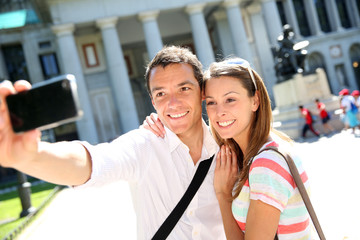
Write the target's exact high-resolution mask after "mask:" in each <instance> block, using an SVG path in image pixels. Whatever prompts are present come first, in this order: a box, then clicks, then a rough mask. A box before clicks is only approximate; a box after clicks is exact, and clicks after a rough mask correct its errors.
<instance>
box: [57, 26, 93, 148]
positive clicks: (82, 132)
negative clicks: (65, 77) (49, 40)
mask: <svg viewBox="0 0 360 240" xmlns="http://www.w3.org/2000/svg"><path fill="white" fill-rule="evenodd" d="M52 30H53V32H54V33H55V34H56V36H57V41H58V46H59V50H60V61H61V63H62V66H63V68H64V69H63V72H64V73H66V74H68V73H69V74H73V75H75V77H76V82H77V86H78V95H79V98H80V104H81V108H82V110H83V111H84V115H83V117H82V118H81V119H80V120H79V121H77V122H76V126H77V130H78V133H79V137H80V139H81V140H86V141H88V142H90V143H97V142H98V136H97V132H96V125H95V121H94V115H93V111H92V108H91V105H90V99H89V95H88V90H87V86H86V82H85V78H84V75H83V71H82V68H81V62H80V58H79V54H78V52H77V49H76V44H75V39H74V36H73V32H74V30H75V26H74V24H63V25H54V26H53V27H52Z"/></svg>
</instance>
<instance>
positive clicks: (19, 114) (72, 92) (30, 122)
mask: <svg viewBox="0 0 360 240" xmlns="http://www.w3.org/2000/svg"><path fill="white" fill-rule="evenodd" d="M6 102H7V105H8V109H9V114H10V120H11V124H12V127H13V130H14V132H16V133H20V132H25V131H28V130H32V129H36V128H37V129H40V130H45V129H49V128H54V127H57V126H59V125H61V124H64V123H68V122H72V121H76V120H78V119H79V118H80V117H81V116H82V110H81V108H80V103H79V98H78V93H77V85H76V79H75V76H74V75H71V74H67V75H61V76H58V77H55V78H52V79H49V80H46V81H43V82H41V83H39V84H34V85H33V87H32V88H31V89H30V90H27V91H24V92H19V93H17V94H13V95H9V96H7V97H6Z"/></svg>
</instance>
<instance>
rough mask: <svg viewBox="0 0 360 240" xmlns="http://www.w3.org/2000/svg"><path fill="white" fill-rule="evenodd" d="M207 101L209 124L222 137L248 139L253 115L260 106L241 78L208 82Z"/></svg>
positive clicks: (215, 79)
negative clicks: (250, 95)
mask: <svg viewBox="0 0 360 240" xmlns="http://www.w3.org/2000/svg"><path fill="white" fill-rule="evenodd" d="M205 100H206V107H207V113H208V116H209V119H210V122H211V124H212V126H213V127H214V129H215V130H216V131H217V132H218V134H219V135H220V136H221V138H224V139H228V138H234V139H235V141H237V142H238V140H241V139H247V137H248V132H249V128H250V121H251V119H252V118H251V116H252V114H253V112H255V111H256V110H257V108H258V106H259V101H258V97H257V95H256V94H255V96H254V97H249V96H248V92H247V90H246V89H245V88H244V87H243V85H242V84H241V82H240V80H239V79H237V78H234V77H228V76H222V77H219V78H211V79H210V80H208V81H207V82H206V87H205ZM244 137H245V138H244Z"/></svg>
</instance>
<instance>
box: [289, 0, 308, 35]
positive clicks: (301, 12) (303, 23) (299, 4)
mask: <svg viewBox="0 0 360 240" xmlns="http://www.w3.org/2000/svg"><path fill="white" fill-rule="evenodd" d="M293 3H294V9H295V14H296V18H297V21H298V23H299V28H300V34H301V35H302V36H304V37H307V36H310V35H311V32H310V28H309V23H308V20H307V17H306V11H305V5H304V1H303V0H293Z"/></svg>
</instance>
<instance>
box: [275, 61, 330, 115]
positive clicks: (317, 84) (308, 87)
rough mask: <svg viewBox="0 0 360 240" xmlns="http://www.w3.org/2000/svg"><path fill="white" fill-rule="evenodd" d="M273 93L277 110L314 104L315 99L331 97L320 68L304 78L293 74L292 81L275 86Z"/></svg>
mask: <svg viewBox="0 0 360 240" xmlns="http://www.w3.org/2000/svg"><path fill="white" fill-rule="evenodd" d="M273 92H274V98H275V104H276V107H278V108H284V107H290V106H293V105H297V106H298V105H300V104H301V105H304V104H306V103H310V102H314V100H315V99H316V98H319V99H326V98H330V97H331V93H330V88H329V84H328V81H327V78H326V74H325V72H324V70H323V69H321V68H318V69H317V70H316V73H314V74H309V75H305V76H303V75H302V74H300V73H298V74H295V75H294V76H293V78H292V79H290V80H287V81H285V82H282V83H278V84H276V85H275V86H274V88H273Z"/></svg>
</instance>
